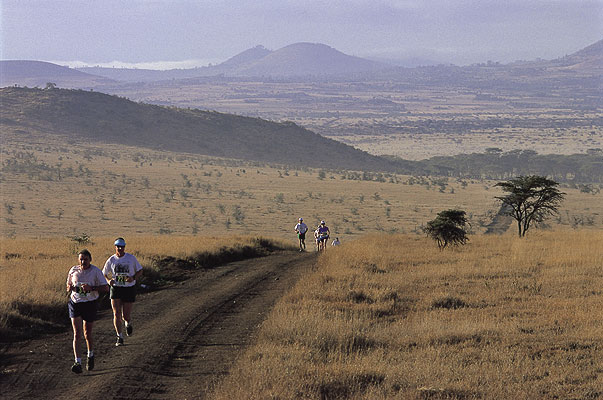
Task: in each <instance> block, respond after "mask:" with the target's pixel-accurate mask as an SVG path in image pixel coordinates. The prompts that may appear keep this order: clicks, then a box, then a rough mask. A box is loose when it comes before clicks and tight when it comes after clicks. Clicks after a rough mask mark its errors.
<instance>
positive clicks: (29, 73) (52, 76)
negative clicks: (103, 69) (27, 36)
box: [0, 60, 114, 89]
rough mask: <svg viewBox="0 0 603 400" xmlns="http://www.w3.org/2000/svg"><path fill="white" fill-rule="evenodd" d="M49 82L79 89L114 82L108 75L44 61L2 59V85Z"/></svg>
mask: <svg viewBox="0 0 603 400" xmlns="http://www.w3.org/2000/svg"><path fill="white" fill-rule="evenodd" d="M49 82H52V83H54V84H56V85H58V86H61V87H70V88H78V89H90V88H94V87H98V86H100V85H109V84H112V83H114V81H113V80H112V79H110V78H107V77H103V76H98V75H93V74H89V73H86V72H82V71H78V70H76V69H73V68H68V67H63V66H60V65H56V64H52V63H48V62H43V61H30V60H2V61H0V86H14V85H19V86H30V87H35V86H39V87H45V86H46V83H49Z"/></svg>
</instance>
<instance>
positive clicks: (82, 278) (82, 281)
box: [67, 249, 109, 374]
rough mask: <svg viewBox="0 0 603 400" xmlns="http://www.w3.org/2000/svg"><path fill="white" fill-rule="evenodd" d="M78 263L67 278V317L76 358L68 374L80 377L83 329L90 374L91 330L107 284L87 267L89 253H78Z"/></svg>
mask: <svg viewBox="0 0 603 400" xmlns="http://www.w3.org/2000/svg"><path fill="white" fill-rule="evenodd" d="M78 261H79V265H75V266H73V267H71V269H70V270H69V274H68V275H67V292H68V293H69V318H71V326H72V327H73V354H74V356H75V363H73V366H72V367H71V371H73V372H75V373H76V374H81V373H82V358H81V356H80V351H79V347H80V341H81V338H82V330H83V333H84V339H85V340H86V347H87V348H88V359H87V362H86V369H87V370H88V371H92V370H93V369H94V340H93V338H92V327H93V326H94V320H95V319H96V310H97V308H98V307H97V303H98V297H99V292H101V293H106V292H108V291H109V285H107V282H106V281H105V277H104V276H103V273H102V272H101V270H100V269H99V268H98V267H96V266H94V265H92V264H90V262H91V261H92V255H91V254H90V252H89V251H88V250H86V249H84V250H82V251H80V252H79V254H78ZM82 325H83V329H82Z"/></svg>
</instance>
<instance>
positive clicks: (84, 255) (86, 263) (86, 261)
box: [78, 249, 92, 269]
mask: <svg viewBox="0 0 603 400" xmlns="http://www.w3.org/2000/svg"><path fill="white" fill-rule="evenodd" d="M78 260H79V262H80V266H81V267H82V268H83V269H88V267H90V262H91V261H92V254H90V252H89V251H88V249H83V250H82V251H80V252H79V253H78Z"/></svg>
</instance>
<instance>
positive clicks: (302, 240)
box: [295, 217, 308, 251]
mask: <svg viewBox="0 0 603 400" xmlns="http://www.w3.org/2000/svg"><path fill="white" fill-rule="evenodd" d="M307 231H308V226H307V225H306V224H304V219H303V218H301V217H300V218H299V222H298V223H297V225H295V232H297V237H298V238H299V251H304V250H306V232H307Z"/></svg>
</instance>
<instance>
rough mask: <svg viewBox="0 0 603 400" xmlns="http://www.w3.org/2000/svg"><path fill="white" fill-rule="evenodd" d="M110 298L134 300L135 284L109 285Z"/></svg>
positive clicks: (124, 300)
mask: <svg viewBox="0 0 603 400" xmlns="http://www.w3.org/2000/svg"><path fill="white" fill-rule="evenodd" d="M110 297H111V299H119V300H121V301H123V302H124V303H134V302H135V301H136V286H111V295H110Z"/></svg>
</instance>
